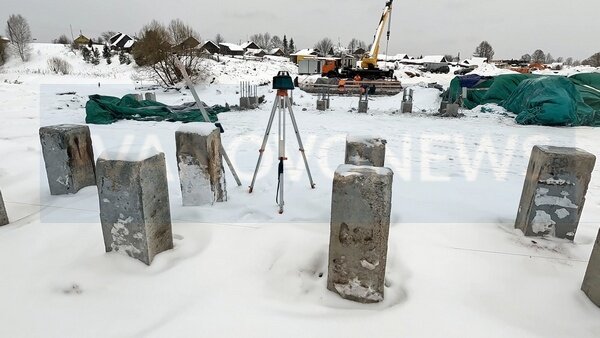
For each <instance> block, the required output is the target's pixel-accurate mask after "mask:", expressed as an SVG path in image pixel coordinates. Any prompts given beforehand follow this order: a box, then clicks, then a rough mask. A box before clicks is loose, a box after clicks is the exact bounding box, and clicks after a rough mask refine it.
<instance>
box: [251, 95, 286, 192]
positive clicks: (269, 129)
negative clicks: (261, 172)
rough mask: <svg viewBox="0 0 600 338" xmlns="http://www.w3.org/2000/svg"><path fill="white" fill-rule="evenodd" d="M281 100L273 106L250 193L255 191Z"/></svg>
mask: <svg viewBox="0 0 600 338" xmlns="http://www.w3.org/2000/svg"><path fill="white" fill-rule="evenodd" d="M280 100H281V98H280V97H279V96H278V97H277V98H276V99H275V103H274V104H273V110H271V116H270V117H269V123H268V124H267V130H266V131H265V137H264V138H263V143H262V146H261V147H260V150H259V151H258V152H259V153H260V154H259V155H258V162H257V163H256V169H254V176H253V177H252V183H251V184H250V190H249V192H250V193H252V191H253V190H254V183H256V176H257V175H258V168H259V167H260V162H261V161H262V157H263V154H264V152H265V147H266V146H267V141H268V140H269V133H270V132H271V127H272V126H273V119H275V113H276V112H277V108H278V107H279V105H280Z"/></svg>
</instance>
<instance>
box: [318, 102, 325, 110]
mask: <svg viewBox="0 0 600 338" xmlns="http://www.w3.org/2000/svg"><path fill="white" fill-rule="evenodd" d="M317 110H321V111H323V110H327V101H326V100H317Z"/></svg>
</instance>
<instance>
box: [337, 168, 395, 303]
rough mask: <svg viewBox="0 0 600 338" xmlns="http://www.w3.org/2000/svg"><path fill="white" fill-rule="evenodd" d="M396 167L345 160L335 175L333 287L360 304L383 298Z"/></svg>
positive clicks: (344, 296) (343, 295) (340, 293)
mask: <svg viewBox="0 0 600 338" xmlns="http://www.w3.org/2000/svg"><path fill="white" fill-rule="evenodd" d="M392 180H393V172H392V170H391V169H388V168H377V167H367V166H354V165H341V166H340V167H339V168H338V169H337V170H336V172H335V176H334V178H333V196H332V202H331V233H330V239H329V272H328V275H327V289H329V290H331V291H333V292H336V293H337V294H339V295H340V296H341V297H342V298H345V299H349V300H353V301H356V302H360V303H376V302H380V301H382V300H383V297H384V282H385V268H386V261H387V248H388V236H389V228H390V212H391V201H392Z"/></svg>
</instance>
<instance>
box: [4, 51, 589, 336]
mask: <svg viewBox="0 0 600 338" xmlns="http://www.w3.org/2000/svg"><path fill="white" fill-rule="evenodd" d="M60 48H61V46H49V45H39V46H37V47H36V49H37V50H39V52H34V59H33V60H32V62H31V63H30V64H27V65H21V64H19V63H18V62H16V61H11V62H12V63H10V64H9V65H7V66H6V67H5V68H4V70H2V71H0V103H1V104H0V116H1V117H2V119H1V120H0V159H1V160H0V189H1V191H2V194H3V196H4V200H5V202H6V207H7V210H8V213H9V217H10V219H11V221H12V223H11V224H10V225H8V226H5V227H2V228H0V266H1V267H2V273H1V274H0V300H1V302H0V318H1V319H0V336H1V337H189V336H200V337H365V336H370V337H599V336H600V321H598V316H600V309H598V308H597V307H596V306H594V305H593V304H592V303H591V302H590V301H589V300H588V299H587V298H586V296H585V295H584V294H583V293H582V292H581V291H580V290H579V289H580V287H581V282H582V280H583V276H584V273H585V269H586V266H587V261H588V259H589V256H590V252H591V249H592V245H593V242H594V240H595V238H596V235H597V232H598V228H599V226H600V165H597V169H596V170H595V171H594V175H593V178H592V182H591V184H590V189H589V192H588V197H587V202H586V207H585V209H584V212H583V216H582V223H581V225H580V228H579V231H578V234H577V237H576V238H575V242H574V243H570V242H565V241H560V240H545V239H535V241H533V240H532V239H529V238H525V237H523V236H522V235H521V234H520V233H518V232H516V231H515V230H514V229H513V222H514V218H515V216H516V213H517V207H518V203H519V198H520V194H521V189H522V186H523V180H524V175H525V171H526V168H527V164H528V160H529V153H530V151H531V147H532V146H533V145H534V144H550V145H556V146H577V147H580V148H582V149H585V150H587V151H589V152H592V153H594V154H596V155H598V154H600V142H599V138H598V131H597V130H594V128H587V127H582V128H547V127H526V126H519V125H517V124H516V123H515V122H514V121H513V119H512V118H510V117H507V116H505V115H504V114H503V112H502V111H501V109H500V108H498V107H495V106H491V107H486V108H488V109H486V110H491V111H492V112H491V113H485V112H482V110H481V109H480V108H476V109H474V110H473V111H465V112H463V113H464V114H465V115H466V116H465V117H464V118H461V119H441V118H435V117H432V116H431V114H433V113H434V112H435V111H436V110H437V108H438V107H439V100H440V99H439V97H438V95H439V91H438V90H436V89H428V88H424V87H420V86H419V82H422V81H426V82H427V81H435V82H439V83H441V84H444V85H447V84H448V83H449V81H450V80H451V78H452V76H450V75H431V76H429V75H428V76H427V77H426V78H425V79H424V78H419V79H418V80H417V79H415V80H414V81H412V80H413V79H411V81H410V82H408V84H410V85H414V86H415V90H416V91H415V100H416V102H415V110H416V111H417V113H415V114H412V115H402V114H398V110H399V109H400V101H401V96H397V97H387V98H376V99H375V100H373V101H371V102H370V111H369V114H366V115H361V114H357V113H356V111H355V110H356V109H355V108H356V106H357V101H358V99H357V98H350V97H332V102H331V107H332V109H331V110H330V111H326V112H318V111H316V109H315V100H316V97H313V96H312V95H310V94H306V93H302V92H300V91H295V93H294V99H295V103H296V105H295V106H294V111H295V113H296V117H297V119H298V123H299V127H300V131H301V134H302V137H303V141H304V143H305V147H306V153H307V156H308V161H309V164H310V166H311V169H312V172H313V175H314V177H315V181H316V183H317V189H316V190H311V189H309V184H308V179H307V177H306V174H305V171H304V167H303V164H302V161H301V157H300V154H299V153H298V152H297V151H296V149H297V147H296V141H295V139H294V138H293V135H292V134H291V133H289V134H288V141H287V145H288V148H287V149H288V157H289V158H290V160H289V161H288V162H287V163H286V165H287V173H288V176H287V178H286V197H287V198H286V211H285V213H284V214H283V215H279V214H277V206H276V204H275V189H276V185H277V181H276V163H275V156H276V155H275V152H274V151H275V150H276V144H275V143H276V136H274V135H272V136H271V138H270V142H269V148H268V150H267V152H266V153H265V159H264V161H263V165H262V166H261V171H260V172H259V174H260V175H259V179H258V182H257V185H256V188H255V192H254V194H252V195H249V194H248V193H247V185H249V183H250V180H251V175H252V172H253V169H254V166H255V165H256V159H257V156H258V149H259V147H260V142H261V140H262V136H263V133H264V130H265V127H266V124H267V118H268V114H269V112H270V109H271V106H272V104H273V99H274V96H275V93H273V91H272V90H270V88H269V87H267V86H262V87H259V95H265V96H266V98H267V103H266V104H265V105H262V106H261V107H260V109H257V110H254V111H242V112H238V111H234V112H229V113H224V114H221V115H220V116H219V118H220V120H221V122H222V123H223V125H224V127H225V129H226V133H225V134H223V136H222V137H223V142H224V146H225V148H226V149H227V151H228V153H229V155H230V156H231V157H232V159H233V161H234V164H235V167H236V169H237V170H238V173H239V174H240V176H241V178H242V181H243V183H244V184H243V186H242V187H237V186H235V182H234V180H233V177H232V176H231V174H230V173H229V172H227V186H228V193H229V201H228V202H226V203H219V204H215V205H213V206H205V207H185V208H184V207H182V206H181V192H180V188H179V183H178V176H177V170H176V169H177V168H176V161H175V155H174V154H175V140H174V133H175V130H177V129H178V128H179V127H180V126H181V124H178V123H166V122H165V123H154V122H131V121H127V122H118V123H115V124H113V125H110V126H95V125H91V126H90V128H91V130H92V136H93V141H94V153H95V154H96V156H98V155H100V153H101V152H102V151H104V150H106V149H112V148H119V147H129V146H131V145H139V144H147V145H153V146H155V147H156V148H158V149H160V150H162V151H164V152H165V154H166V158H167V165H168V175H169V193H170V203H171V213H172V218H173V232H174V239H175V249H174V250H171V251H168V252H165V253H162V254H160V255H159V256H157V257H156V259H155V261H154V263H153V264H152V266H150V267H147V266H145V265H143V264H142V263H140V262H138V261H136V260H133V259H131V258H128V257H126V256H122V255H119V254H112V253H111V254H106V253H104V245H103V241H102V232H101V226H100V221H99V215H98V197H97V191H96V189H95V188H94V187H89V188H86V189H84V190H82V191H81V192H79V193H78V194H77V195H72V196H50V195H49V190H48V185H47V181H46V178H45V171H44V167H43V165H44V164H43V162H42V159H41V150H40V143H39V136H38V128H39V127H40V126H41V125H51V124H59V123H81V124H82V123H84V120H85V110H84V109H83V106H84V105H85V102H86V99H87V95H90V94H103V95H114V96H121V95H124V94H127V93H134V92H138V91H136V87H139V86H140V85H146V84H147V83H139V82H137V83H136V81H139V79H136V77H135V76H134V74H135V71H134V70H133V68H132V66H121V65H118V64H117V65H115V64H114V63H113V65H111V66H106V65H102V66H98V67H96V68H93V67H92V66H89V65H86V64H83V62H82V61H81V62H79V56H77V57H75V56H73V57H72V58H71V57H70V56H69V55H67V54H64V57H65V58H66V59H68V60H69V62H70V63H71V64H72V66H73V69H74V72H73V74H72V75H65V76H58V75H52V74H49V73H48V72H46V71H45V69H46V68H47V66H45V62H46V61H45V60H46V58H47V57H49V56H54V55H55V54H57V53H66V52H65V51H63V49H60ZM116 63H118V62H116ZM219 67H220V68H219ZM281 68H286V69H288V70H292V68H290V65H289V64H288V63H285V64H282V63H281V62H278V61H268V62H264V63H260V62H253V63H247V64H244V63H240V62H237V61H236V60H232V61H231V62H226V63H225V64H221V65H220V66H217V67H215V77H218V81H216V82H215V84H213V85H202V86H198V90H199V94H200V96H201V98H202V99H203V100H205V101H206V103H208V104H209V105H212V104H225V103H229V104H236V103H237V100H238V96H237V94H236V90H237V88H238V84H237V83H238V81H240V80H251V81H255V82H257V83H259V82H261V81H264V80H265V79H267V80H268V79H269V78H270V77H272V76H273V75H275V73H276V72H277V71H278V70H280V69H281ZM35 69H37V70H39V71H33V70H35ZM219 69H220V70H219ZM132 76H133V77H132ZM15 80H17V83H15ZM98 83H100V87H98ZM62 92H76V94H75V95H60V96H59V95H56V94H57V93H62ZM157 96H158V100H159V101H161V102H165V103H168V104H177V103H182V102H187V101H191V100H192V98H191V95H190V94H189V92H187V91H182V93H178V92H162V91H159V92H158V93H157ZM290 130H291V129H290ZM349 133H351V134H352V133H354V134H361V135H364V134H373V135H379V136H382V137H384V138H386V139H387V140H388V157H387V165H388V166H389V167H390V168H392V169H393V170H394V173H395V177H394V187H393V201H392V203H393V210H392V222H393V224H392V227H391V231H390V240H389V258H388V266H387V274H386V275H387V283H386V291H385V292H386V294H385V301H384V302H383V303H381V304H377V305H361V304H355V303H352V302H349V301H345V300H342V299H340V298H339V297H338V296H337V295H336V294H333V293H331V292H329V291H327V290H326V273H327V250H328V248H327V247H328V239H329V215H330V204H331V183H332V177H333V172H334V170H335V169H336V167H337V166H338V165H339V164H341V163H342V162H343V159H344V142H345V137H346V135H347V134H349ZM290 136H291V137H290Z"/></svg>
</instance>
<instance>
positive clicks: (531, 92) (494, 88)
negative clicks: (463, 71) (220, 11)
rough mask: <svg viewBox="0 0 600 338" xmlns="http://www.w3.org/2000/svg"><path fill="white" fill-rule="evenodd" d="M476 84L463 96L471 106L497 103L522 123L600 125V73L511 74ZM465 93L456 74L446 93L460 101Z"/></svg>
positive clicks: (447, 95)
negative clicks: (563, 74) (565, 75)
mask: <svg viewBox="0 0 600 338" xmlns="http://www.w3.org/2000/svg"><path fill="white" fill-rule="evenodd" d="M469 80H470V81H471V82H474V81H473V80H472V79H469ZM475 83H476V84H475V85H473V86H472V87H471V88H470V89H469V91H468V95H467V97H466V98H464V99H463V102H464V103H463V104H464V106H465V107H466V108H468V109H473V108H475V107H477V106H479V105H483V104H487V103H496V104H498V105H500V106H502V107H504V108H505V109H506V110H508V111H510V112H512V113H514V114H516V121H517V123H519V124H536V125H546V126H600V73H585V74H577V75H573V76H571V77H564V76H552V75H551V76H541V75H531V74H510V75H500V76H496V77H493V78H482V79H480V80H479V81H478V82H475ZM461 93H462V85H461V78H459V77H456V78H455V79H453V80H452V82H451V84H450V88H449V89H448V92H447V93H446V94H445V95H446V98H447V99H448V100H449V101H452V102H456V101H457V99H458V97H459V96H460V95H461Z"/></svg>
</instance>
